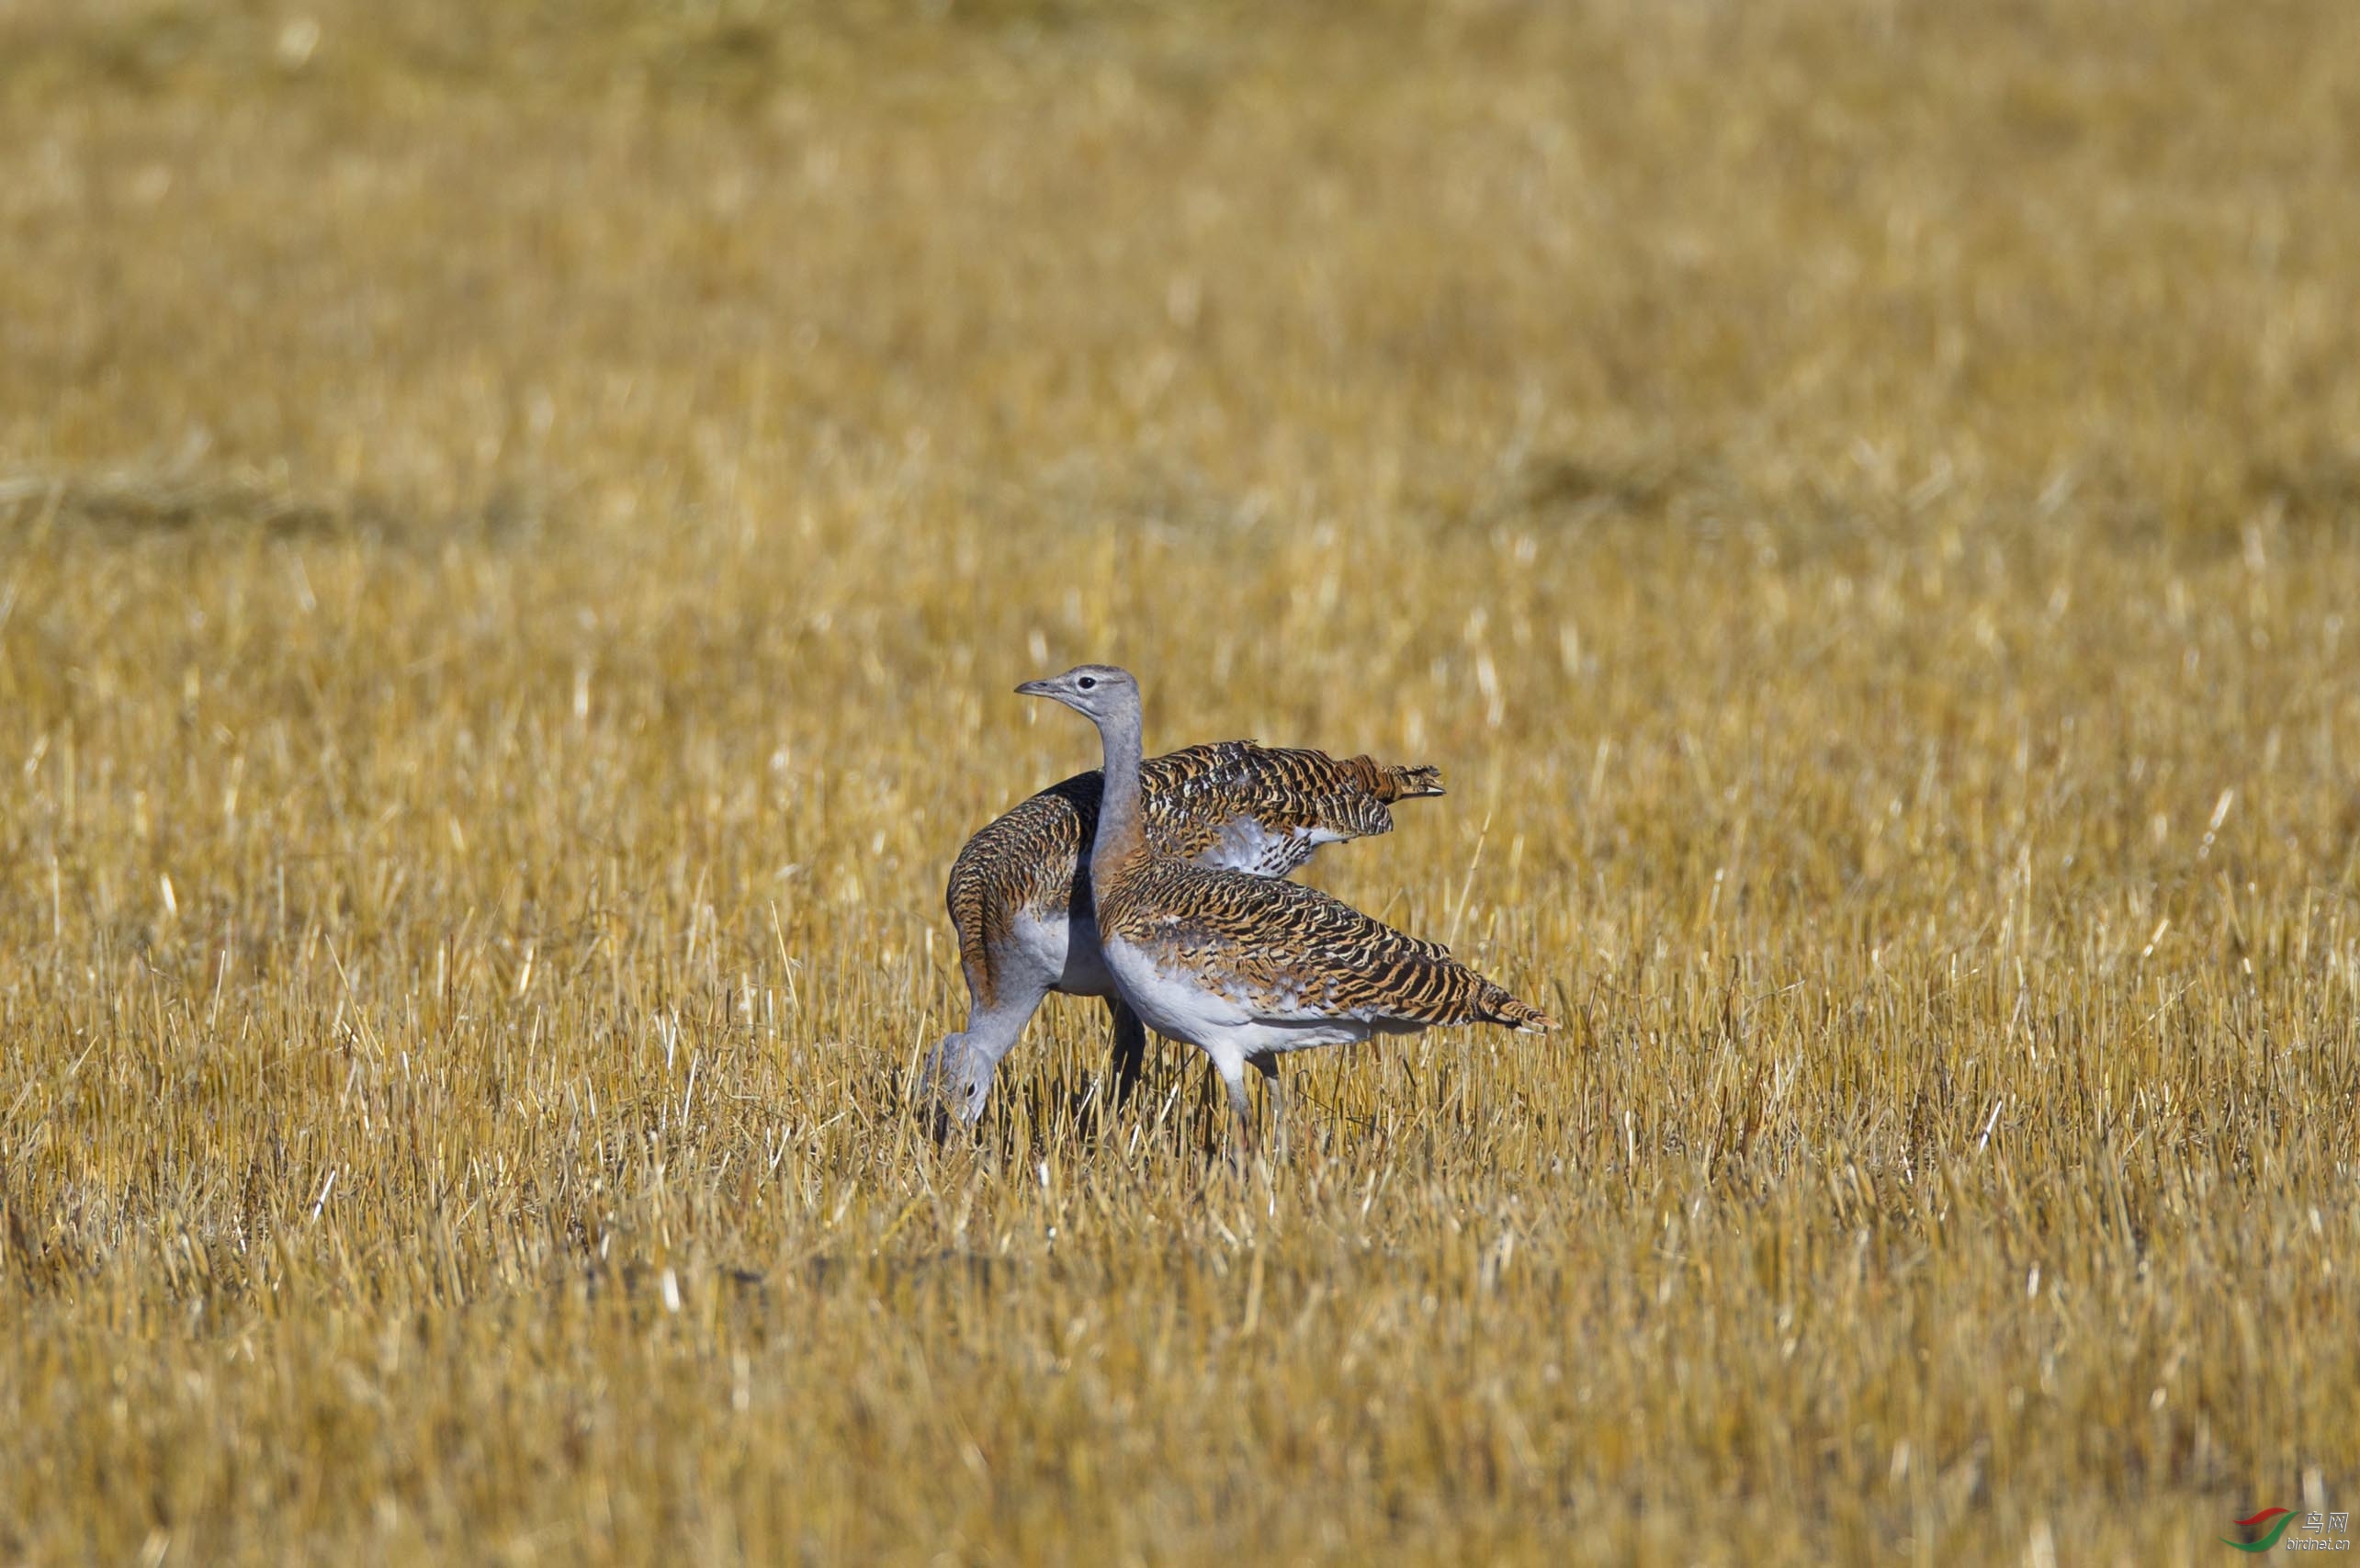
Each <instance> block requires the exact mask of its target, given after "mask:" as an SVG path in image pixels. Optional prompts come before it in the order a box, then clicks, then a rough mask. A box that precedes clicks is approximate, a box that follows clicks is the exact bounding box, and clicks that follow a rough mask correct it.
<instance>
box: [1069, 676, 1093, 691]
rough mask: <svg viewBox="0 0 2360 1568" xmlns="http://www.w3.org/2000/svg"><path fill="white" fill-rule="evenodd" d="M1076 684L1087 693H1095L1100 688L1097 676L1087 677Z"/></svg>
mask: <svg viewBox="0 0 2360 1568" xmlns="http://www.w3.org/2000/svg"><path fill="white" fill-rule="evenodd" d="M1074 683H1075V684H1076V685H1078V686H1079V687H1080V688H1081V689H1082V690H1083V691H1085V692H1088V691H1094V690H1096V689H1097V686H1098V677H1097V676H1095V675H1085V676H1083V677H1082V678H1081V679H1080V680H1078V681H1077V682H1074Z"/></svg>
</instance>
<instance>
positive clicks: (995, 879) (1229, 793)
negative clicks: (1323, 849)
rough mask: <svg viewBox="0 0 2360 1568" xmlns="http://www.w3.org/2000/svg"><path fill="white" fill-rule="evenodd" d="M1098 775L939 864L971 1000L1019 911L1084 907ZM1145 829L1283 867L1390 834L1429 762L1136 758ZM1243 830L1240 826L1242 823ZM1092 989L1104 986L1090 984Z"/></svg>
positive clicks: (1224, 858)
mask: <svg viewBox="0 0 2360 1568" xmlns="http://www.w3.org/2000/svg"><path fill="white" fill-rule="evenodd" d="M1104 782H1105V780H1104V775H1103V774H1102V773H1100V772H1099V771H1098V770H1096V769H1092V770H1091V771H1090V772H1089V773H1076V774H1075V775H1074V776H1073V777H1072V778H1069V779H1066V780H1063V781H1061V782H1060V783H1057V784H1051V785H1050V786H1049V787H1048V788H1046V789H1044V790H1043V791H1041V792H1040V793H1039V794H1038V795H1033V796H1031V797H1030V798H1028V799H1026V800H1024V801H1022V802H1020V803H1019V804H1018V805H1017V806H1016V807H1013V808H1012V809H1011V810H1010V811H1009V812H1007V813H1006V814H1005V815H1004V816H1001V817H999V818H997V819H995V820H993V821H992V822H990V823H988V824H987V825H986V826H985V827H984V828H982V829H980V830H978V831H977V833H976V835H975V837H973V838H971V839H969V840H967V841H966V844H965V847H964V848H963V849H961V850H960V851H959V854H958V858H957V859H956V860H954V861H953V862H952V863H951V880H950V886H949V888H948V890H947V893H946V896H945V902H946V903H947V905H948V906H949V909H950V915H951V924H952V927H953V929H954V930H955V931H957V932H958V936H959V964H960V966H961V967H962V968H963V969H965V972H966V977H967V986H968V988H969V989H970V990H971V991H973V992H974V994H975V997H976V998H977V1001H978V1002H980V1003H982V1004H984V1005H989V1004H990V1003H991V1002H992V1001H994V1000H995V999H996V998H997V995H998V991H999V984H998V981H997V979H996V978H995V976H994V975H993V972H992V964H991V957H990V955H991V953H993V952H994V951H995V950H996V949H998V948H999V947H1000V946H1001V945H1002V944H1003V943H1004V942H1005V941H1006V939H1007V937H1008V935H1009V933H1010V931H1011V929H1012V927H1013V925H1014V922H1015V919H1016V918H1017V916H1018V915H1019V914H1020V913H1022V912H1030V913H1033V914H1037V915H1040V916H1042V917H1044V918H1047V917H1050V916H1053V915H1056V914H1058V913H1062V912H1064V911H1065V910H1066V909H1067V908H1068V906H1070V905H1079V906H1081V907H1082V908H1088V907H1089V905H1090V840H1091V839H1092V838H1093V837H1094V836H1095V835H1096V833H1097V831H1098V802H1099V795H1100V792H1101V789H1102V788H1103V787H1104ZM1140 784H1141V792H1142V801H1143V808H1144V816H1145V826H1146V833H1147V837H1148V840H1149V841H1150V842H1151V843H1152V844H1154V846H1155V847H1156V849H1157V852H1159V853H1161V854H1165V855H1169V856H1173V857H1176V858H1179V859H1182V860H1191V861H1194V860H1203V861H1205V862H1207V863H1214V864H1220V865H1225V866H1228V867H1230V868H1232V869H1234V870H1237V871H1243V872H1250V873H1252V874H1254V875H1257V876H1285V875H1288V874H1292V873H1293V872H1295V871H1297V870H1300V869H1301V868H1302V867H1303V866H1304V864H1306V863H1309V861H1310V859H1311V857H1312V856H1313V854H1315V853H1316V852H1317V851H1318V849H1319V846H1320V845H1322V844H1327V843H1336V842H1339V841H1341V840H1348V839H1365V838H1372V837H1373V836H1375V835H1376V834H1379V833H1390V832H1392V831H1393V812H1392V810H1391V807H1392V805H1393V803H1394V802H1395V801H1397V800H1410V799H1416V798H1418V797H1421V796H1426V795H1440V794H1441V793H1442V773H1441V770H1440V769H1439V768H1434V767H1429V766H1422V765H1415V764H1412V765H1403V764H1396V763H1388V762H1380V761H1375V760H1374V759H1373V758H1370V757H1365V756H1362V757H1345V758H1336V757H1331V756H1329V755H1327V752H1325V751H1314V750H1306V749H1301V748H1293V747H1278V746H1261V745H1258V744H1256V743H1255V742H1253V741H1251V740H1220V741H1215V742H1213V743H1212V744H1210V745H1203V746H1189V747H1184V748H1182V749H1181V750H1178V751H1173V752H1169V753H1168V754H1166V755H1164V756H1161V757H1151V758H1149V759H1148V760H1147V761H1146V762H1144V763H1143V764H1141V768H1140ZM1241 829H1242V830H1241ZM1099 994H1102V993H1099Z"/></svg>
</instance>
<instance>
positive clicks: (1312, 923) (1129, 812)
mask: <svg viewBox="0 0 2360 1568" xmlns="http://www.w3.org/2000/svg"><path fill="white" fill-rule="evenodd" d="M1016 689H1017V691H1018V692H1019V693H1021V694H1024V695H1026V696H1035V697H1047V698H1050V699H1051V700H1053V701H1056V702H1060V703H1063V704H1065V705H1067V707H1070V708H1072V709H1074V710H1075V711H1076V712H1078V713H1079V714H1081V715H1082V716H1084V717H1086V718H1088V719H1090V721H1091V722H1093V723H1095V724H1096V725H1097V726H1098V733H1099V737H1100V739H1101V742H1102V744H1103V745H1104V747H1105V751H1106V766H1105V770H1104V773H1105V784H1104V791H1103V797H1102V798H1101V801H1100V804H1099V810H1098V823H1097V829H1096V833H1095V836H1094V839H1093V841H1092V845H1091V852H1090V891H1091V894H1092V897H1093V899H1094V901H1095V904H1096V910H1097V917H1098V935H1099V943H1100V947H1101V951H1102V953H1103V954H1104V958H1105V963H1106V967H1107V971H1108V974H1109V976H1111V977H1112V980H1113V982H1114V987H1115V989H1116V991H1117V993H1118V994H1119V995H1120V996H1121V998H1122V999H1123V1000H1124V1002H1125V1003H1127V1004H1128V1005H1129V1006H1130V1008H1131V1010H1133V1011H1134V1012H1135V1013H1137V1014H1138V1016H1139V1017H1140V1018H1141V1019H1142V1020H1144V1021H1146V1025H1147V1026H1148V1027H1149V1028H1151V1029H1153V1030H1155V1031H1156V1032H1157V1033H1159V1034H1163V1035H1168V1036H1169V1037H1170V1038H1172V1039H1174V1040H1183V1041H1186V1042H1187V1043H1190V1044H1191V1045H1194V1046H1196V1047H1197V1048H1198V1049H1199V1050H1201V1051H1203V1053H1204V1054H1205V1055H1207V1056H1209V1057H1211V1058H1212V1060H1213V1066H1214V1070H1216V1071H1217V1072H1219V1073H1220V1075H1221V1081H1222V1083H1223V1084H1224V1085H1225V1087H1226V1088H1227V1089H1228V1091H1229V1103H1230V1106H1231V1108H1232V1109H1233V1110H1234V1111H1236V1116H1237V1120H1238V1125H1239V1130H1240V1132H1241V1134H1243V1135H1244V1136H1245V1138H1246V1139H1247V1140H1248V1142H1250V1141H1251V1138H1252V1134H1253V1121H1252V1115H1251V1111H1250V1107H1249V1105H1248V1100H1247V1099H1246V1083H1245V1069H1246V1066H1248V1064H1249V1063H1250V1064H1251V1065H1252V1066H1254V1067H1255V1069H1256V1070H1257V1071H1259V1072H1260V1073H1261V1074H1262V1075H1263V1076H1264V1077H1267V1078H1269V1079H1270V1081H1271V1082H1272V1084H1273V1085H1275V1083H1276V1081H1277V1077H1278V1068H1277V1062H1278V1058H1279V1056H1280V1055H1282V1054H1284V1053H1286V1052H1289V1051H1300V1050H1304V1049H1307V1048H1309V1047H1312V1046H1316V1045H1338V1044H1344V1043H1349V1042H1352V1041H1359V1040H1366V1039H1367V1038H1369V1036H1370V1035H1372V1034H1412V1033H1416V1032H1418V1031H1420V1030H1425V1029H1429V1028H1432V1027H1434V1026H1436V1025H1439V1024H1461V1023H1496V1024H1501V1025H1504V1026H1505V1027H1507V1028H1510V1029H1519V1030H1532V1031H1546V1030H1549V1029H1553V1028H1554V1027H1555V1024H1554V1023H1553V1021H1552V1020H1551V1019H1550V1018H1549V1016H1548V1014H1546V1013H1544V1012H1541V1010H1539V1009H1537V1008H1533V1007H1530V1006H1528V1005H1526V1004H1525V1003H1523V1002H1520V1001H1519V1000H1517V999H1516V998H1514V997H1512V996H1510V995H1509V994H1508V993H1507V991H1506V990H1503V989H1502V988H1501V987H1498V986H1497V985H1495V984H1494V983H1493V982H1491V981H1490V980H1487V979H1485V978H1484V976H1481V975H1478V974H1476V973H1475V972H1474V970H1472V969H1470V968H1468V967H1467V966H1466V965H1465V964H1461V963H1460V962H1459V961H1458V960H1456V959H1454V958H1452V957H1451V953H1450V950H1449V949H1447V948H1445V947H1443V946H1441V945H1440V943H1437V942H1423V941H1420V940H1419V939H1417V938H1416V937H1413V936H1409V935H1406V934H1405V933H1403V932H1401V931H1395V930H1394V929H1393V928H1392V927H1391V926H1388V925H1386V924H1384V923H1383V921H1381V920H1375V919H1370V918H1369V917H1368V916H1366V915H1364V914H1362V913H1361V912H1360V911H1359V910H1358V909H1355V908H1352V907H1351V906H1350V905H1349V904H1346V903H1344V902H1343V901H1342V900H1341V899H1338V898H1335V897H1329V896H1328V895H1327V894H1325V893H1322V892H1320V891H1318V890H1317V889H1316V888H1312V887H1305V886H1302V885H1300V884H1298V883H1292V882H1282V881H1274V880H1271V879H1269V878H1264V877H1256V876H1248V875H1245V874H1240V873H1238V872H1236V871H1232V870H1227V869H1225V868H1222V867H1218V866H1208V865H1202V864H1197V863H1191V862H1189V861H1186V860H1182V859H1180V858H1179V857H1177V856H1174V855H1170V854H1167V853H1163V852H1159V851H1158V850H1157V846H1156V844H1155V841H1154V840H1153V839H1152V838H1151V837H1150V836H1149V834H1148V832H1147V829H1146V812H1145V809H1144V807H1143V806H1142V801H1141V797H1142V794H1143V783H1142V779H1143V769H1142V759H1141V755H1140V752H1141V745H1140V705H1139V684H1138V682H1136V681H1135V680H1133V679H1132V677H1131V675H1130V673H1129V672H1128V671H1123V670H1118V669H1115V668H1114V667H1112V665H1105V664H1085V665H1082V666H1080V667H1079V668H1078V669H1074V670H1068V671H1066V673H1064V674H1063V675H1059V676H1057V677H1056V679H1054V680H1048V681H1028V682H1025V683H1024V684H1023V685H1022V686H1019V687H1017V688H1016Z"/></svg>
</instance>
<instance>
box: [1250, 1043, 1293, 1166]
mask: <svg viewBox="0 0 2360 1568" xmlns="http://www.w3.org/2000/svg"><path fill="white" fill-rule="evenodd" d="M1246 1060H1247V1061H1248V1063H1250V1064H1252V1066H1253V1068H1254V1070H1255V1071H1256V1072H1258V1073H1259V1074H1261V1075H1262V1098H1263V1099H1264V1100H1267V1101H1269V1103H1270V1137H1271V1140H1272V1141H1273V1142H1274V1143H1276V1144H1277V1145H1278V1156H1279V1163H1280V1164H1282V1165H1283V1164H1285V1163H1286V1146H1287V1141H1286V1096H1285V1094H1284V1092H1283V1091H1282V1090H1281V1089H1280V1088H1279V1056H1278V1053H1277V1052H1275V1051H1261V1052H1257V1053H1256V1054H1255V1055H1251V1056H1248V1057H1247V1058H1246Z"/></svg>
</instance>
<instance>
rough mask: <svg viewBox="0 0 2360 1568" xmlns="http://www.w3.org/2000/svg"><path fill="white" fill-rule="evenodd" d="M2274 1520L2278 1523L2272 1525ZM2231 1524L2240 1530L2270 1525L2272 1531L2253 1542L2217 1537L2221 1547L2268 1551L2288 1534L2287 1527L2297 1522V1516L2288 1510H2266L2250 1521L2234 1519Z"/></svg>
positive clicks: (2269, 1530)
mask: <svg viewBox="0 0 2360 1568" xmlns="http://www.w3.org/2000/svg"><path fill="white" fill-rule="evenodd" d="M2273 1519H2275V1520H2276V1521H2277V1522H2276V1523H2275V1524H2271V1521H2272V1520H2273ZM2294 1522H2295V1516H2294V1512H2293V1510H2292V1509H2288V1508H2264V1509H2263V1510H2262V1511H2261V1512H2260V1513H2258V1514H2256V1515H2254V1516H2253V1517H2252V1518H2250V1519H2232V1520H2230V1523H2231V1524H2233V1525H2235V1526H2237V1527H2238V1528H2239V1529H2249V1530H2250V1529H2261V1528H2262V1527H2263V1526H2264V1525H2269V1526H2270V1529H2268V1531H2267V1532H2266V1533H2264V1535H2262V1536H2261V1537H2260V1538H2258V1539H2256V1540H2230V1539H2229V1538H2228V1537H2227V1536H2225V1535H2224V1536H2219V1537H2217V1538H2216V1539H2217V1540H2219V1542H2220V1543H2221V1545H2223V1546H2233V1547H2235V1548H2237V1550H2238V1551H2269V1550H2270V1549H2271V1548H2272V1547H2274V1546H2275V1545H2277V1544H2278V1538H2279V1537H2280V1536H2282V1535H2284V1534H2286V1533H2287V1526H2288V1525H2290V1524H2293V1523H2294Z"/></svg>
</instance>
